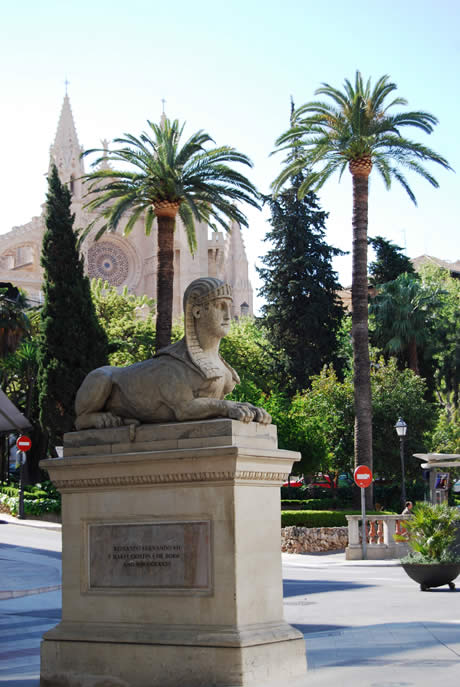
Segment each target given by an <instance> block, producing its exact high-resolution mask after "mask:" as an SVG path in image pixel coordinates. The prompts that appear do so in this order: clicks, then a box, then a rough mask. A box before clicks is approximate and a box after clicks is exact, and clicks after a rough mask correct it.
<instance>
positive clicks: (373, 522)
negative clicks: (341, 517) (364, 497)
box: [345, 515, 411, 561]
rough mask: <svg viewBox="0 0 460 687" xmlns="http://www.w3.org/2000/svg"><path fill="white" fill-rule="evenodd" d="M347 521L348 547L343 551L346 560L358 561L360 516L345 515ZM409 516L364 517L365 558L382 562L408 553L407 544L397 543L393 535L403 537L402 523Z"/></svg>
mask: <svg viewBox="0 0 460 687" xmlns="http://www.w3.org/2000/svg"><path fill="white" fill-rule="evenodd" d="M345 517H346V518H347V521H348V546H347V548H346V549H345V557H346V559H347V560H349V561H350V560H360V559H362V557H363V553H362V544H361V541H362V540H361V536H362V534H361V530H362V522H361V521H362V517H361V515H346V516H345ZM410 517H411V516H410V515H409V516H407V515H405V516H404V517H403V516H401V515H366V541H367V558H368V559H370V560H383V559H388V558H402V557H403V556H405V555H406V554H407V553H408V550H409V547H408V544H407V542H397V541H395V540H394V537H393V535H394V534H398V535H401V534H402V535H403V534H404V532H405V530H404V521H405V520H408V519H409V518H410Z"/></svg>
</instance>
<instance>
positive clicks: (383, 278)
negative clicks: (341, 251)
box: [368, 236, 415, 286]
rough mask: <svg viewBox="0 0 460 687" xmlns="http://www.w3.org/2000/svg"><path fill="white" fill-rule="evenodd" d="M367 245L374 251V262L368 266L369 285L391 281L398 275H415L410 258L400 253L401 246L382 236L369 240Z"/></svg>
mask: <svg viewBox="0 0 460 687" xmlns="http://www.w3.org/2000/svg"><path fill="white" fill-rule="evenodd" d="M368 244H369V245H370V246H372V248H373V249H374V251H375V261H374V262H371V263H370V265H369V277H370V278H369V283H370V284H371V285H372V286H377V284H386V283H387V282H389V281H393V280H394V279H396V278H397V277H399V275H400V274H403V272H405V273H406V274H415V270H414V268H413V266H412V262H411V260H410V258H408V257H407V256H406V255H403V254H402V253H401V251H402V248H401V246H397V245H396V244H395V243H393V242H392V241H388V240H387V239H385V238H383V236H376V237H375V238H373V239H372V238H369V239H368Z"/></svg>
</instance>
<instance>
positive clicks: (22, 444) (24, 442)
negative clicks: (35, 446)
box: [16, 434, 32, 451]
mask: <svg viewBox="0 0 460 687" xmlns="http://www.w3.org/2000/svg"><path fill="white" fill-rule="evenodd" d="M16 448H17V449H18V451H28V450H29V449H30V448H32V441H31V439H29V437H27V436H26V435H25V434H21V436H20V437H18V438H17V439H16Z"/></svg>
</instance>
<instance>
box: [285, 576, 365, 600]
mask: <svg viewBox="0 0 460 687" xmlns="http://www.w3.org/2000/svg"><path fill="white" fill-rule="evenodd" d="M375 586H376V585H374V584H363V583H361V582H338V581H337V580H289V579H284V580H283V596H284V598H288V597H290V596H304V595H305V594H319V593H321V592H346V591H354V590H356V589H363V588H365V587H375Z"/></svg>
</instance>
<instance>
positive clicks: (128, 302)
mask: <svg viewBox="0 0 460 687" xmlns="http://www.w3.org/2000/svg"><path fill="white" fill-rule="evenodd" d="M91 297H92V299H93V303H94V307H95V311H96V314H97V317H98V319H99V322H100V324H101V326H102V328H103V329H104V331H105V334H106V336H107V340H108V343H109V363H110V365H131V364H132V363H136V362H140V361H142V360H147V358H150V357H151V356H152V355H153V353H154V349H155V322H154V319H153V314H154V309H155V303H154V301H153V299H151V298H148V296H145V295H144V296H136V295H134V294H131V293H129V292H128V289H127V287H126V286H125V287H124V289H123V290H122V291H121V293H119V292H118V290H117V289H116V287H114V286H110V284H109V283H108V282H106V281H103V280H102V279H92V280H91Z"/></svg>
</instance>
